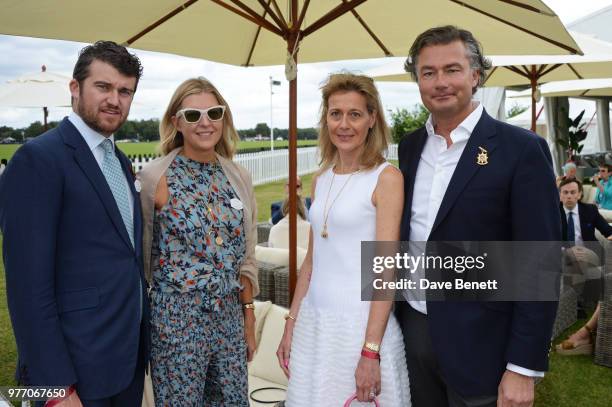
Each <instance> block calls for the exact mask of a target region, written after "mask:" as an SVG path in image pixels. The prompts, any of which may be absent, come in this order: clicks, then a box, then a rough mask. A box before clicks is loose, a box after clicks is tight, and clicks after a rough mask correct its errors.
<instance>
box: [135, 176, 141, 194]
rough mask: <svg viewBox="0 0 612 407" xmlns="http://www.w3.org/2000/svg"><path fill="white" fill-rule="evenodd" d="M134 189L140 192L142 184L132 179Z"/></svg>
mask: <svg viewBox="0 0 612 407" xmlns="http://www.w3.org/2000/svg"><path fill="white" fill-rule="evenodd" d="M134 189H135V190H136V192H140V191H141V190H142V184H141V183H140V180H138V179H137V180H136V181H134Z"/></svg>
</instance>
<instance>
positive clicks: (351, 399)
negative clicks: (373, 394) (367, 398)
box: [344, 393, 380, 407]
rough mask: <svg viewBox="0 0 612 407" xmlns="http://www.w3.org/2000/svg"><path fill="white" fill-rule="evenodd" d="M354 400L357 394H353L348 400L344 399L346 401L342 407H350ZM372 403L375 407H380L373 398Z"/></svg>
mask: <svg viewBox="0 0 612 407" xmlns="http://www.w3.org/2000/svg"><path fill="white" fill-rule="evenodd" d="M354 400H357V393H353V394H352V395H351V396H350V397H349V398H348V399H346V401H345V402H344V407H350V406H351V403H352V402H353V401H354ZM372 403H374V405H375V406H376V407H380V403H379V402H378V399H377V398H374V400H372Z"/></svg>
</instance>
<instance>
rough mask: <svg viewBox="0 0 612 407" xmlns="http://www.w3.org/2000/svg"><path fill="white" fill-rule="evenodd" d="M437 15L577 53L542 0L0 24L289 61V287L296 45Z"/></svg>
mask: <svg viewBox="0 0 612 407" xmlns="http://www.w3.org/2000/svg"><path fill="white" fill-rule="evenodd" d="M434 10H435V12H434ZM443 24H456V25H459V26H462V27H466V28H468V29H470V30H471V31H473V32H474V34H475V35H476V37H477V38H480V39H481V40H482V41H483V43H484V45H485V47H486V48H487V49H488V50H490V52H497V53H504V54H559V53H561V54H565V53H568V54H575V53H580V49H579V48H578V46H577V44H576V43H575V42H574V40H573V39H572V38H571V36H569V34H568V33H567V31H566V30H565V27H564V26H563V24H562V23H561V21H560V20H559V18H558V17H557V16H556V15H555V13H554V12H553V11H552V10H551V9H550V8H548V7H547V6H546V5H545V4H544V3H543V2H542V1H541V0H429V1H427V2H417V1H407V0H385V1H377V0H336V1H310V0H299V1H298V0H164V1H160V0H130V1H123V0H108V1H104V2H101V1H95V2H94V1H89V2H86V1H80V2H74V1H71V0H46V1H44V2H41V1H38V0H21V1H19V2H16V1H13V2H8V4H4V5H3V9H2V14H1V15H0V32H1V33H3V34H11V35H24V36H31V37H43V38H55V39H64V40H73V41H83V42H93V41H95V40H98V39H108V40H113V41H115V42H118V43H122V44H125V45H126V46H130V47H134V48H139V49H146V50H152V51H160V52H169V53H174V54H179V55H185V56H191V57H198V58H204V59H208V60H213V61H217V62H224V63H229V64H235V65H243V66H251V65H273V64H283V63H285V62H287V64H286V66H287V68H286V72H287V79H288V80H289V81H290V85H289V190H290V191H291V193H290V194H289V198H290V204H289V207H290V211H289V230H290V239H289V247H290V248H291V249H292V250H291V251H290V256H289V269H290V278H289V281H290V292H291V294H293V289H294V287H295V282H296V256H295V250H294V248H295V247H296V243H297V241H296V222H295V219H296V198H295V191H296V176H297V153H296V150H297V137H296V133H297V132H296V128H297V114H296V103H297V80H296V76H297V69H296V64H297V61H298V54H299V58H300V60H301V61H302V62H320V61H331V60H341V59H356V58H372V57H381V56H392V55H406V54H407V53H408V48H409V47H410V44H411V42H412V40H413V39H414V38H415V37H416V35H417V34H418V33H420V32H422V31H424V30H426V29H427V28H430V27H432V26H436V25H443ZM288 55H289V56H288Z"/></svg>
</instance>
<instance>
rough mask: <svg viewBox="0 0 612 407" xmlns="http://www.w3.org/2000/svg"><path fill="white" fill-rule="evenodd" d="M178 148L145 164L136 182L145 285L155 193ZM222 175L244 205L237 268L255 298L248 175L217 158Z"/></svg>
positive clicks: (252, 200)
mask: <svg viewBox="0 0 612 407" xmlns="http://www.w3.org/2000/svg"><path fill="white" fill-rule="evenodd" d="M181 150H182V147H177V148H175V149H174V150H172V151H171V152H169V153H168V154H167V155H165V156H163V157H160V158H158V159H156V160H154V161H152V162H150V163H149V164H147V165H146V166H145V167H144V168H143V169H142V171H140V172H139V173H138V174H137V175H136V178H137V179H138V180H140V183H141V185H142V190H141V191H140V201H141V203H142V216H143V224H144V225H143V229H144V230H143V237H142V244H143V257H144V272H145V277H146V279H147V281H148V282H149V284H150V283H151V279H152V273H153V270H152V268H151V247H152V244H153V221H154V216H155V192H156V191H157V184H158V183H159V180H160V179H161V177H162V176H163V175H165V174H166V170H167V169H168V167H169V166H170V164H171V163H172V161H173V160H174V158H175V157H176V155H177V154H178V153H179V151H181ZM217 159H218V160H219V163H220V164H221V168H222V169H223V172H224V173H225V175H226V176H227V179H228V180H229V182H230V184H231V185H232V187H233V188H234V191H235V192H236V194H237V195H238V198H239V199H240V200H241V201H242V203H243V205H244V230H245V236H246V256H245V259H244V262H243V263H242V265H241V266H240V275H241V276H245V277H247V278H248V279H249V280H250V281H251V284H252V285H253V296H256V295H257V294H259V284H258V283H257V264H256V263H255V245H256V244H257V202H256V200H255V194H254V192H253V183H252V181H251V175H250V174H249V173H248V171H247V170H246V169H245V168H244V167H242V166H241V165H239V164H236V163H234V162H233V161H231V160H228V159H227V158H224V157H221V156H220V155H219V154H217Z"/></svg>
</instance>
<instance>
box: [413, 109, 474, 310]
mask: <svg viewBox="0 0 612 407" xmlns="http://www.w3.org/2000/svg"><path fill="white" fill-rule="evenodd" d="M483 111H484V108H483V107H482V104H480V103H479V104H478V106H476V109H474V111H473V112H472V113H470V114H469V116H468V117H466V118H465V120H464V121H463V122H461V124H460V125H459V126H458V127H457V128H456V129H454V130H453V131H451V133H450V139H451V140H452V142H453V144H451V146H450V147H447V146H446V140H445V139H444V137H442V136H440V135H438V134H435V130H434V124H433V119H432V116H431V115H430V116H429V119H427V122H426V123H425V129H426V130H427V140H426V141H425V146H424V147H423V152H422V153H421V159H420V161H419V166H418V168H417V172H416V177H415V181H414V192H413V194H412V208H411V213H410V238H409V240H410V241H411V242H426V241H427V240H428V239H429V234H430V233H431V229H432V227H433V224H434V221H435V220H436V215H437V214H438V210H439V209H440V205H441V204H442V199H443V198H444V194H445V193H446V189H447V188H448V184H449V183H450V180H451V178H452V176H453V173H454V172H455V168H457V163H458V162H459V158H461V154H463V150H464V149H465V146H466V145H467V142H468V140H469V138H470V135H471V134H472V131H473V130H474V127H476V124H477V123H478V121H479V120H480V117H481V116H482V112H483ZM411 246H412V245H411ZM417 249H420V250H417V251H422V249H423V248H420V247H417ZM410 254H411V255H418V254H420V253H410ZM421 275H422V270H421ZM409 303H410V305H412V307H413V308H414V309H416V310H417V311H419V312H422V313H423V314H427V303H426V302H425V301H416V300H411V301H409Z"/></svg>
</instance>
